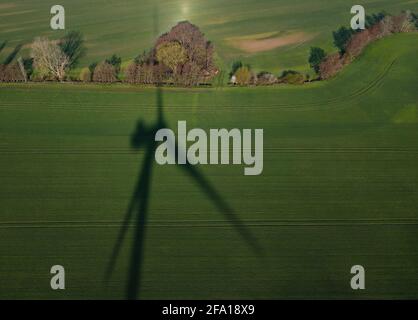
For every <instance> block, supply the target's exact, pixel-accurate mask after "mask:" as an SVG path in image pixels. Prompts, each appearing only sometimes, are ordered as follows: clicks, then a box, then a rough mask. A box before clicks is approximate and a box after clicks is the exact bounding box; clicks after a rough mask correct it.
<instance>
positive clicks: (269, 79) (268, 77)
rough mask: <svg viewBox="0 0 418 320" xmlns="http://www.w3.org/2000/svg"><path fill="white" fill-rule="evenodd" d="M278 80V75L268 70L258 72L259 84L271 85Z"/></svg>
mask: <svg viewBox="0 0 418 320" xmlns="http://www.w3.org/2000/svg"><path fill="white" fill-rule="evenodd" d="M276 82H277V77H276V76H275V75H274V74H272V73H270V72H267V71H262V72H260V73H259V74H257V85H271V84H275V83H276Z"/></svg>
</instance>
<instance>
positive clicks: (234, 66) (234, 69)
mask: <svg viewBox="0 0 418 320" xmlns="http://www.w3.org/2000/svg"><path fill="white" fill-rule="evenodd" d="M243 66H244V65H243V64H242V62H241V61H234V62H233V63H232V67H231V72H230V73H229V77H230V78H231V77H232V76H233V75H234V74H235V73H236V72H237V70H238V69H239V68H241V67H243Z"/></svg>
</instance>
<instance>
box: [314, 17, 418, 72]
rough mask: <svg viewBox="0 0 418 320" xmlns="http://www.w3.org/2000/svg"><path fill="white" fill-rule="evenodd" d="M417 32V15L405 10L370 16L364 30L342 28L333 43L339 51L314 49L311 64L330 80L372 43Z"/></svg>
mask: <svg viewBox="0 0 418 320" xmlns="http://www.w3.org/2000/svg"><path fill="white" fill-rule="evenodd" d="M417 30H418V15H417V14H414V13H412V12H409V11H405V12H402V13H401V14H399V15H397V16H391V15H389V14H387V13H386V12H379V13H377V14H373V15H369V16H367V17H366V28H365V29H364V30H357V31H354V30H353V29H351V28H347V27H344V26H342V27H340V28H339V29H338V30H337V31H334V32H333V33H332V36H333V40H334V41H333V42H334V46H335V47H336V48H337V49H338V52H335V53H330V54H327V53H326V52H325V50H323V49H322V48H318V47H312V48H311V50H310V55H309V59H308V61H309V64H310V66H311V68H312V69H313V70H314V72H315V73H316V74H317V75H318V78H319V79H328V78H331V77H333V76H334V75H336V74H337V73H338V72H339V71H340V70H341V69H342V68H343V67H344V66H346V65H347V64H349V63H351V62H352V61H353V60H354V59H355V58H357V57H358V56H359V55H360V54H361V53H362V52H363V50H364V49H365V47H366V46H367V45H369V44H370V43H371V42H373V41H376V40H378V39H381V38H384V37H387V36H389V35H391V34H395V33H404V32H414V31H417Z"/></svg>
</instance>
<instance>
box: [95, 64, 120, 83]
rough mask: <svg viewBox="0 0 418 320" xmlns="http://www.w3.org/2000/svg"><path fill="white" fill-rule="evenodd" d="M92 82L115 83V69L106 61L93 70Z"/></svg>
mask: <svg viewBox="0 0 418 320" xmlns="http://www.w3.org/2000/svg"><path fill="white" fill-rule="evenodd" d="M93 81H94V82H102V83H112V82H116V81H117V77H116V69H115V67H114V66H112V65H111V64H110V63H108V62H106V61H104V62H101V63H99V64H98V65H97V67H96V68H95V70H94V74H93Z"/></svg>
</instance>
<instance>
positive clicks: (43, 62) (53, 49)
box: [31, 38, 70, 81]
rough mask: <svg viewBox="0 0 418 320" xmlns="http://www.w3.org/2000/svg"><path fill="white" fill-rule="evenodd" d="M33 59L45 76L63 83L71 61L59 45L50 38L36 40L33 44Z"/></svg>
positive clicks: (36, 66)
mask: <svg viewBox="0 0 418 320" xmlns="http://www.w3.org/2000/svg"><path fill="white" fill-rule="evenodd" d="M31 57H32V58H33V62H34V65H35V68H36V69H38V71H39V72H40V73H42V74H43V75H45V76H48V75H52V77H54V78H56V79H58V80H59V81H63V80H64V78H65V72H66V70H67V68H68V66H69V64H70V59H69V58H68V57H67V56H66V55H65V54H64V52H63V51H62V50H61V48H60V47H59V46H58V44H57V43H55V42H53V41H50V40H49V39H48V38H36V39H35V41H34V42H33V43H32V51H31Z"/></svg>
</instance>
